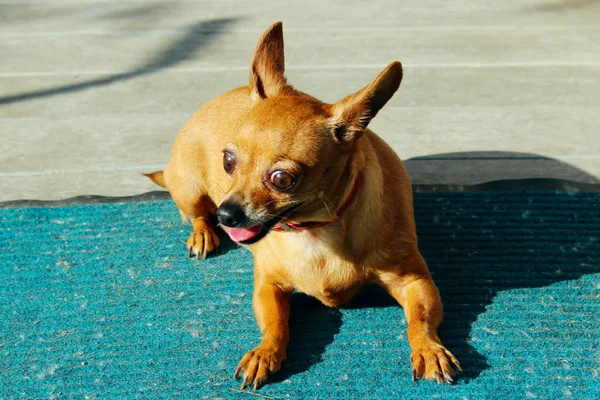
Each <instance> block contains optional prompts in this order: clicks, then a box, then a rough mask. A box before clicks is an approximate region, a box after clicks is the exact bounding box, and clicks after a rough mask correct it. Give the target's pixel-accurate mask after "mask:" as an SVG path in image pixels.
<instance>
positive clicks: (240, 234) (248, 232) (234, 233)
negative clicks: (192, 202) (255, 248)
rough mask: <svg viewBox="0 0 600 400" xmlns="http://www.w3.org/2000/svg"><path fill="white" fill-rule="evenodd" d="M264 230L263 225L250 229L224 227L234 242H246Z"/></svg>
mask: <svg viewBox="0 0 600 400" xmlns="http://www.w3.org/2000/svg"><path fill="white" fill-rule="evenodd" d="M262 228H263V226H262V225H256V226H251V227H249V228H228V227H226V226H224V227H223V230H225V233H227V234H228V235H229V237H230V238H231V240H233V241H234V242H244V241H246V240H250V239H252V238H253V237H254V236H256V235H258V234H259V233H260V231H262Z"/></svg>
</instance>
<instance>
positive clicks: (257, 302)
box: [234, 281, 290, 390]
mask: <svg viewBox="0 0 600 400" xmlns="http://www.w3.org/2000/svg"><path fill="white" fill-rule="evenodd" d="M289 298H290V293H288V292H284V291H283V290H281V289H280V288H279V287H278V286H277V285H275V284H273V283H270V282H265V281H262V282H258V281H255V288H254V297H253V300H252V302H253V305H254V313H255V315H256V321H257V322H258V326H259V328H260V331H261V333H262V335H263V338H262V340H261V342H260V344H259V345H258V347H257V348H255V349H254V350H250V351H249V352H248V353H246V355H245V356H244V357H243V358H242V360H241V361H240V363H239V365H238V367H237V370H236V371H235V375H234V378H237V377H238V375H239V374H240V372H242V371H244V382H243V383H242V389H244V388H245V387H246V386H252V387H254V390H256V389H257V388H258V387H259V386H261V385H262V384H263V383H265V382H266V381H267V378H268V375H269V374H273V373H275V372H277V371H279V368H281V363H282V362H283V360H285V356H286V347H287V345H288V342H289V340H290V334H289V326H288V319H289V316H290V303H289Z"/></svg>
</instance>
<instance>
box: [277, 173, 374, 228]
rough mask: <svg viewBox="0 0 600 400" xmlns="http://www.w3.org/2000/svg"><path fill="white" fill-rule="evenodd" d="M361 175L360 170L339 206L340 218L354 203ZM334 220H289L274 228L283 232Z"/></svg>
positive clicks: (312, 226)
mask: <svg viewBox="0 0 600 400" xmlns="http://www.w3.org/2000/svg"><path fill="white" fill-rule="evenodd" d="M361 176H362V174H361V173H360V171H359V172H358V173H357V174H356V177H355V178H354V184H353V186H352V189H351V190H350V193H349V194H348V197H346V200H345V201H344V203H343V204H342V205H341V207H340V208H338V210H337V212H336V216H337V217H338V218H340V217H341V216H342V215H343V214H344V212H345V211H346V210H347V209H348V207H349V206H350V204H351V203H352V200H353V199H354V195H355V194H356V189H357V188H358V185H359V184H360V181H361ZM333 221H335V219H333V220H330V221H307V222H300V223H294V222H288V223H286V224H279V225H277V226H275V227H274V228H273V230H274V231H279V232H281V231H285V232H290V231H293V230H308V229H316V228H320V227H322V226H325V225H327V224H330V223H332V222H333Z"/></svg>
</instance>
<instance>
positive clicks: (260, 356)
mask: <svg viewBox="0 0 600 400" xmlns="http://www.w3.org/2000/svg"><path fill="white" fill-rule="evenodd" d="M283 360H285V352H281V351H279V352H278V351H275V350H273V349H261V348H260V347H257V348H256V349H254V350H250V351H249V352H247V353H246V355H245V356H244V357H243V358H242V361H240V363H239V364H238V367H237V370H236V371H235V375H234V376H233V377H234V378H236V379H237V377H238V376H239V374H240V372H242V371H244V382H243V383H242V390H244V389H245V388H246V386H252V387H253V388H254V390H256V389H257V388H258V387H259V386H261V385H262V384H264V383H265V382H266V381H267V378H268V377H269V374H273V373H275V372H277V371H279V369H280V368H281V363H282V362H283Z"/></svg>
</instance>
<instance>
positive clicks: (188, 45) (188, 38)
mask: <svg viewBox="0 0 600 400" xmlns="http://www.w3.org/2000/svg"><path fill="white" fill-rule="evenodd" d="M235 21H236V20H235V19H232V18H223V19H215V20H210V21H202V22H199V23H197V24H195V25H193V26H191V27H189V28H187V29H186V30H185V33H184V35H183V37H181V38H180V39H179V40H177V41H175V42H173V43H171V44H170V45H169V46H167V47H166V48H165V49H163V50H160V51H158V53H157V55H156V56H155V57H154V58H152V59H150V60H148V62H146V63H145V64H143V65H141V66H140V67H138V68H135V69H132V70H131V71H125V72H123V73H120V74H114V75H109V76H106V77H102V78H96V79H92V80H88V81H84V82H80V83H74V84H71V85H65V86H59V87H55V88H51V89H44V90H37V91H33V92H28V93H22V94H15V95H11V96H5V97H0V104H9V103H15V102H19V101H26V100H32V99H38V98H43V97H50V96H57V95H62V94H67V93H73V92H78V91H83V90H87V89H92V88H95V87H100V86H106V85H110V84H113V83H115V82H120V81H125V80H129V79H133V78H137V77H139V76H142V75H148V74H151V73H154V72H157V71H160V70H163V69H166V68H170V67H173V66H175V65H177V64H180V63H181V62H183V61H185V60H187V59H189V58H190V57H192V56H193V55H195V54H197V53H198V52H199V51H201V49H202V47H205V46H206V45H207V44H208V43H209V42H210V41H212V40H214V39H215V38H216V37H217V36H218V35H220V34H221V31H223V30H224V29H226V28H227V27H228V26H229V25H230V24H232V23H233V22H235Z"/></svg>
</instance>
